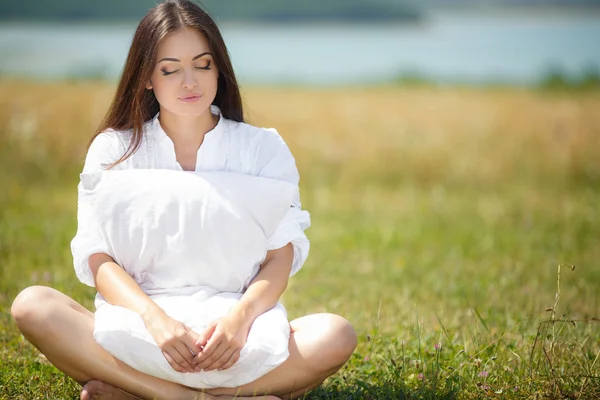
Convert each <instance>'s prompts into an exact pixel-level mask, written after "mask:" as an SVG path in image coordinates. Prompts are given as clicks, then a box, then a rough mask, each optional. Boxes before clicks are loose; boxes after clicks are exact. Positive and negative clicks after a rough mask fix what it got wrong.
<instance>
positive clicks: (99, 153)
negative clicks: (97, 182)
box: [83, 128, 132, 172]
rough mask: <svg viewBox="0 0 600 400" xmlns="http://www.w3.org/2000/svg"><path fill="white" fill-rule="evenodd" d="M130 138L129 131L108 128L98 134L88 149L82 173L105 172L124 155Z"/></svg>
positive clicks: (130, 132)
mask: <svg viewBox="0 0 600 400" xmlns="http://www.w3.org/2000/svg"><path fill="white" fill-rule="evenodd" d="M131 137H132V131H131V130H130V129H129V130H117V129H113V128H108V129H105V130H103V131H101V132H100V133H98V134H97V135H96V136H95V137H94V138H93V140H92V142H91V143H90V145H89V147H88V150H87V154H86V157H85V164H84V168H83V172H95V171H101V170H106V169H107V168H108V167H109V166H110V165H112V164H113V163H115V162H116V161H117V160H119V159H120V158H121V156H122V155H123V154H125V152H126V151H127V148H128V146H129V142H130V141H131ZM119 165H121V164H119ZM122 167H123V165H122V166H121V168H122Z"/></svg>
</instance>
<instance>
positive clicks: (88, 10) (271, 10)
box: [0, 0, 421, 22]
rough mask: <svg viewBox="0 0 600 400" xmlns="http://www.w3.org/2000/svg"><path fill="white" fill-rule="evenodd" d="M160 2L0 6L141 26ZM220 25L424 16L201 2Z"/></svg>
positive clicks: (363, 5) (336, 1)
mask: <svg viewBox="0 0 600 400" xmlns="http://www.w3.org/2000/svg"><path fill="white" fill-rule="evenodd" d="M159 2H160V0H126V1H123V0H96V1H89V0H88V1H81V0H37V1H36V2H35V4H32V2H29V1H21V2H18V1H5V2H0V19H2V20H61V21H82V20H83V21H86V20H87V21H89V20H118V21H123V20H124V21H129V20H139V19H141V18H142V17H143V15H144V14H145V13H146V12H147V11H148V10H149V9H150V8H152V7H153V6H154V5H156V4H157V3H159ZM196 2H197V3H200V4H202V5H204V8H205V9H206V10H208V11H209V13H210V14H211V15H212V16H213V17H215V18H216V19H217V20H219V21H224V20H233V21H257V22H292V21H299V22H300V21H352V22H360V21H367V22H369V21H371V22H372V21H417V20H419V19H420V18H421V14H420V12H419V11H418V10H417V9H416V8H414V7H410V6H408V5H406V4H401V3H399V2H394V1H372V0H327V1H323V0H302V1H281V0H251V1H249V0H226V1H223V0H201V1H198V0H196Z"/></svg>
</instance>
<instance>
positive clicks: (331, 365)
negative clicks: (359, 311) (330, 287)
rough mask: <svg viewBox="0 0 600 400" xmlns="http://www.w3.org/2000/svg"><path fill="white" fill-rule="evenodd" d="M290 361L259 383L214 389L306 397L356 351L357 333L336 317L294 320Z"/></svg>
mask: <svg viewBox="0 0 600 400" xmlns="http://www.w3.org/2000/svg"><path fill="white" fill-rule="evenodd" d="M290 325H291V329H292V334H291V335H290V345H289V349H290V357H289V358H288V359H287V360H286V361H285V362H284V363H283V364H282V365H280V366H279V367H277V368H275V369H274V370H273V371H271V372H269V373H268V374H267V375H265V376H263V377H261V378H259V379H257V380H256V381H254V382H252V383H249V384H247V385H244V386H241V387H239V388H235V389H227V388H223V389H211V390H207V391H206V392H207V393H211V394H215V395H220V394H229V395H235V394H239V395H242V396H252V395H255V394H264V393H269V394H274V395H276V396H279V397H282V398H285V399H295V398H298V397H302V396H303V395H304V394H305V393H306V392H308V391H309V390H312V389H314V388H316V387H318V386H320V385H321V383H323V381H324V380H325V379H327V378H328V377H329V376H331V375H333V374H334V373H335V372H336V371H337V370H339V369H340V368H341V367H342V366H343V365H344V364H345V363H346V361H348V359H349V358H350V356H351V355H352V353H353V352H354V349H355V348H356V342H357V338H356V333H355V332H354V329H353V328H352V326H351V325H350V323H349V322H348V321H346V320H345V319H344V318H342V317H340V316H338V315H334V314H313V315H307V316H305V317H302V318H298V319H295V320H293V321H292V322H291V323H290Z"/></svg>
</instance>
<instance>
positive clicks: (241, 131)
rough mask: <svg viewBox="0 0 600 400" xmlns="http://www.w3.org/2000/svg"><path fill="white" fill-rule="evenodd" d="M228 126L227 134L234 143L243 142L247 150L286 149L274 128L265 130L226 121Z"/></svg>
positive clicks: (269, 150) (246, 124)
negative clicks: (231, 137)
mask: <svg viewBox="0 0 600 400" xmlns="http://www.w3.org/2000/svg"><path fill="white" fill-rule="evenodd" d="M227 123H228V124H229V126H230V129H229V132H230V133H231V135H232V136H233V138H234V139H235V140H236V141H240V142H243V143H244V145H246V146H249V148H253V149H254V148H256V147H258V148H261V149H263V150H265V151H267V152H273V151H276V152H277V151H281V150H283V149H288V147H287V144H286V143H285V140H284V139H283V137H282V136H281V135H280V134H279V131H278V130H277V129H275V128H265V127H260V126H256V125H252V124H249V123H247V122H236V121H231V120H227Z"/></svg>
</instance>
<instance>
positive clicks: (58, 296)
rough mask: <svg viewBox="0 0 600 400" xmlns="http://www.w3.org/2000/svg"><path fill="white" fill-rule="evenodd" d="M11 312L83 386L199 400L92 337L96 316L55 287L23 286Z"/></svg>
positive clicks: (42, 348)
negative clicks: (95, 382) (139, 368)
mask: <svg viewBox="0 0 600 400" xmlns="http://www.w3.org/2000/svg"><path fill="white" fill-rule="evenodd" d="M11 313H12V315H13V318H14V319H15V321H16V322H17V325H18V326H19V329H20V330H21V332H22V333H23V335H24V336H25V337H26V338H27V339H28V340H29V341H30V342H31V343H32V344H33V345H34V346H36V347H37V348H38V349H39V350H40V351H41V352H42V353H44V355H45V356H46V358H48V360H49V361H50V362H51V363H52V364H54V365H55V366H56V367H57V368H58V369H60V370H61V371H63V372H64V373H65V374H67V375H69V376H70V377H71V378H73V379H75V380H76V381H77V382H79V383H81V384H85V383H87V382H90V381H92V380H100V381H102V382H106V383H108V384H109V385H111V386H114V387H117V388H119V389H122V390H124V391H126V392H127V393H131V394H133V395H136V396H139V397H141V398H143V399H194V398H200V397H199V395H200V393H199V392H195V391H192V390H191V389H188V388H185V387H183V386H181V385H177V384H175V383H172V382H167V381H165V380H162V379H158V378H155V377H152V376H149V375H146V374H143V373H141V372H139V371H137V370H135V369H133V368H131V367H129V366H128V365H126V364H124V363H122V362H121V361H119V360H117V359H116V358H115V357H113V356H112V355H110V354H109V353H108V352H106V351H105V350H104V349H103V348H102V347H101V346H100V345H99V344H98V343H96V341H95V340H94V337H93V331H94V315H93V314H92V313H91V312H90V311H89V310H87V309H85V308H84V307H83V306H82V305H80V304H79V303H77V302H76V301H74V300H73V299H71V298H70V297H68V296H66V295H64V294H62V293H61V292H59V291H57V290H54V289H52V288H48V287H43V286H32V287H29V288H27V289H25V290H23V291H22V292H21V293H20V294H19V295H18V296H17V298H16V299H15V301H14V302H13V305H12V308H11ZM130 397H131V396H130ZM123 398H127V397H123Z"/></svg>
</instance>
